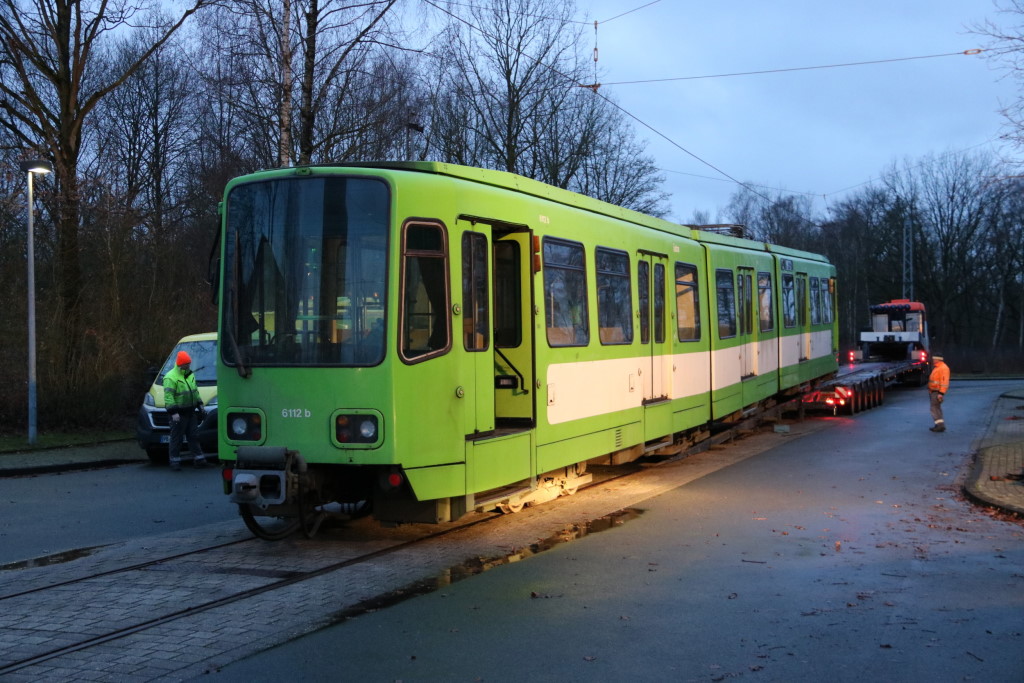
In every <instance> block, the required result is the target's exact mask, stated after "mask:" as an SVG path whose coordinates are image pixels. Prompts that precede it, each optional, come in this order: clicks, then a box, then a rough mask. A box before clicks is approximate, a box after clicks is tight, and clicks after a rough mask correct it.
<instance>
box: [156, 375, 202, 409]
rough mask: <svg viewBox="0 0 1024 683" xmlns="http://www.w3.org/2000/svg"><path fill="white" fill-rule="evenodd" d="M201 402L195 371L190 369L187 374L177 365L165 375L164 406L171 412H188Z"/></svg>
mask: <svg viewBox="0 0 1024 683" xmlns="http://www.w3.org/2000/svg"><path fill="white" fill-rule="evenodd" d="M201 403H202V399H201V398H199V387H197V386H196V376H195V373H193V372H192V371H191V370H189V373H188V375H185V373H183V372H182V371H181V367H180V366H177V365H176V366H174V368H173V369H172V370H171V371H170V372H168V373H167V374H166V375H164V407H165V408H166V409H167V412H168V413H169V414H171V415H173V414H174V413H186V412H188V411H190V410H192V409H194V408H196V407H197V406H199V404H201Z"/></svg>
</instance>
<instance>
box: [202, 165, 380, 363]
mask: <svg viewBox="0 0 1024 683" xmlns="http://www.w3.org/2000/svg"><path fill="white" fill-rule="evenodd" d="M388 204H389V197H388V188H387V186H386V185H385V184H384V183H383V182H381V181H378V180H374V179H369V178H351V177H348V178H345V177H330V176H328V177H308V176H307V177H299V178H286V179H279V180H270V181H266V182H256V183H249V184H246V185H241V186H239V187H237V188H235V189H234V190H232V192H231V194H230V195H229V196H228V204H227V211H228V213H227V228H226V233H225V241H224V244H225V249H224V254H225V278H224V279H225V286H224V294H223V298H222V309H223V316H224V319H223V329H224V330H225V332H226V333H227V334H228V335H230V337H231V338H230V339H226V340H225V343H223V344H221V349H222V352H223V354H224V360H225V362H227V363H228V364H229V365H234V364H237V363H238V362H241V363H242V364H243V365H245V366H247V367H249V366H255V367H259V366H271V365H355V366H365V365H376V364H378V363H380V362H381V360H383V358H384V349H385V347H384V328H385V322H386V311H385V308H384V301H385V294H386V292H385V285H386V282H387V260H386V256H387V244H388V220H389V219H388Z"/></svg>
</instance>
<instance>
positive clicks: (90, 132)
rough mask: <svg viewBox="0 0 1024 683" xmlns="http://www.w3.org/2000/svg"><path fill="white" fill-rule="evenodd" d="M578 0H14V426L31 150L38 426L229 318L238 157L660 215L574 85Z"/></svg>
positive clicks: (3, 23)
mask: <svg viewBox="0 0 1024 683" xmlns="http://www.w3.org/2000/svg"><path fill="white" fill-rule="evenodd" d="M176 7H177V9H175V8H176ZM574 14H575V10H574V8H573V6H572V4H571V3H570V2H562V3H557V2H556V3H549V2H541V1H540V0H497V1H496V2H494V3H492V4H491V5H489V6H488V7H487V8H486V9H479V8H473V9H467V8H465V7H463V6H461V5H455V4H453V5H451V6H448V5H447V4H443V3H437V4H434V5H427V4H424V3H410V2H405V3H402V2H400V0H359V1H356V0H227V1H224V0H218V1H217V2H214V1H213V0H189V2H188V3H186V4H185V5H184V6H182V7H179V6H176V5H168V4H163V5H161V4H158V3H153V2H150V1H149V0H113V1H111V0H0V161H2V162H3V163H4V166H5V168H6V169H8V171H7V173H5V174H4V175H3V176H2V177H0V197H2V202H0V219H2V227H0V287H3V288H4V289H5V291H8V292H10V293H11V296H10V297H9V299H10V300H9V302H8V306H7V307H5V314H4V316H3V317H4V320H5V322H6V323H7V324H5V325H3V326H0V341H2V342H3V346H4V348H5V349H8V350H9V352H8V353H6V354H4V355H3V356H2V357H0V375H2V376H3V377H4V378H5V380H6V381H5V382H3V383H2V384H0V425H4V426H5V427H10V428H18V427H19V426H20V425H22V424H24V414H25V395H26V386H25V382H23V381H22V380H21V379H20V378H22V377H25V376H26V372H25V367H26V355H27V349H26V343H25V340H26V332H25V320H26V318H27V308H26V303H25V299H24V297H23V296H21V293H23V292H25V291H26V280H25V244H26V239H25V232H24V226H25V224H26V216H25V200H24V187H25V178H24V175H23V174H21V173H20V172H17V171H16V169H17V168H18V162H19V161H20V160H23V159H31V158H44V159H48V160H50V161H51V162H52V163H53V166H54V172H53V174H51V175H50V176H47V177H46V178H39V177H37V178H36V183H35V184H36V190H37V191H36V209H37V220H36V225H37V229H36V234H35V242H36V259H35V260H36V271H37V278H36V279H37V286H36V291H37V319H38V321H39V324H38V328H39V339H38V344H37V348H38V353H39V360H38V369H39V387H40V391H39V401H40V410H39V417H40V426H41V427H43V428H47V427H52V426H57V425H60V424H64V425H67V424H82V425H92V424H96V423H97V422H105V421H107V420H109V417H110V416H122V415H124V414H125V413H126V412H129V411H130V409H131V407H132V406H133V405H134V404H135V403H137V401H138V399H139V396H140V393H141V390H142V385H143V382H142V378H143V377H144V375H145V368H147V367H149V366H152V365H156V364H158V363H159V362H160V361H161V360H162V356H163V354H165V353H166V352H167V350H168V348H169V346H170V345H171V344H172V343H173V342H174V341H175V340H177V339H178V338H179V337H180V336H182V335H184V334H187V333H193V332H199V331H205V330H209V329H214V328H215V326H216V316H215V305H214V304H213V302H212V301H211V290H210V287H209V285H208V284H207V282H206V280H207V275H208V273H207V270H208V264H209V253H210V249H211V247H212V246H213V239H214V232H215V229H216V225H217V221H218V214H217V205H218V202H219V200H220V197H221V193H222V191H223V188H224V185H225V183H226V182H227V180H229V179H230V178H232V177H234V176H237V175H239V174H242V173H246V172H251V171H254V170H258V169H262V168H271V167H277V166H287V165H292V164H308V163H321V162H328V163H339V162H344V161H356V160H359V161H361V160H385V159H410V158H411V159H427V160H438V161H445V162H454V163H464V164H471V165H478V166H484V167H489V168H498V169H502V170H508V171H512V172H515V173H520V174H522V175H526V176H530V177H534V178H537V179H540V180H544V181H546V182H550V183H553V184H556V185H559V186H561V187H568V188H571V189H574V190H579V191H582V192H586V193H588V194H591V195H593V196H596V197H599V198H602V199H606V200H608V201H612V202H615V203H620V204H626V205H629V206H631V207H632V208H636V209H640V210H645V211H648V212H655V213H658V212H661V213H664V212H665V206H664V200H665V196H664V194H663V193H662V192H661V191H660V189H659V186H660V182H661V180H660V177H659V176H658V173H657V169H656V168H655V166H654V162H653V160H652V159H651V158H649V157H648V156H646V155H645V152H644V144H643V143H642V142H640V141H638V140H637V139H636V138H635V136H634V134H633V132H632V130H630V129H629V127H628V126H627V125H626V123H625V121H624V120H623V118H622V117H621V116H620V115H619V113H618V112H617V110H616V109H615V108H614V106H612V104H611V103H610V102H609V101H607V100H604V99H603V98H600V97H596V96H595V94H594V93H592V92H590V91H588V90H585V89H582V88H580V87H578V84H579V80H580V78H581V77H582V71H581V69H582V65H583V63H584V62H583V60H582V59H581V56H580V52H581V49H582V42H581V41H580V40H579V39H578V38H579V35H578V28H577V27H578V26H579V24H578V23H574V22H573V16H574ZM198 18H201V19H202V20H201V21H196V19H198Z"/></svg>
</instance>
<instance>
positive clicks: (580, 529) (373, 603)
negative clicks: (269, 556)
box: [330, 508, 643, 624]
mask: <svg viewBox="0 0 1024 683" xmlns="http://www.w3.org/2000/svg"><path fill="white" fill-rule="evenodd" d="M642 514H643V510H640V509H638V508H626V509H624V510H619V511H618V512H613V513H612V514H610V515H605V516H604V517H600V518H598V519H595V520H591V521H590V522H587V523H585V524H573V525H570V526H567V527H565V528H564V529H562V530H561V531H559V532H558V533H557V534H554V535H553V536H550V537H548V538H545V539H543V540H541V541H538V542H536V543H531V544H530V545H528V546H525V547H523V548H517V549H514V550H513V551H511V552H509V553H506V554H504V555H496V556H494V557H489V558H483V557H475V558H472V559H470V560H467V561H465V562H463V563H461V564H457V565H455V566H454V567H449V568H448V569H446V570H444V571H443V572H441V573H440V574H439V575H437V576H435V577H433V578H430V579H425V580H423V581H417V582H416V583H413V584H410V585H408V586H405V587H403V588H399V589H398V590H396V591H392V592H390V593H386V594H384V595H381V596H378V597H376V598H371V599H369V600H364V601H363V602H360V603H358V604H355V605H353V606H352V607H349V608H347V609H344V610H341V611H339V612H335V613H334V614H333V615H332V617H331V619H330V622H331V623H334V624H338V623H341V622H343V621H347V620H348V619H352V618H354V617H357V616H359V615H361V614H366V613H367V612H376V611H377V610H380V609H384V608H385V607H391V606H392V605H397V604H398V603H400V602H403V601H405V600H409V599H410V598H415V597H417V596H420V595H426V594H428V593H432V592H434V591H436V590H438V589H441V588H444V587H446V586H450V585H452V584H453V583H456V582H457V581H461V580H463V579H468V578H470V577H472V576H476V575H477V574H483V573H484V572H486V571H488V570H490V569H494V568H495V567H500V566H502V565H505V564H511V563H513V562H519V561H520V560H525V559H526V558H528V557H532V556H534V555H539V554H540V553H542V552H544V551H545V550H551V549H552V548H554V547H556V546H559V545H562V544H563V543H571V542H572V541H576V540H579V539H581V538H583V537H584V536H589V535H591V534H596V533H598V532H601V531H607V530H608V529H613V528H615V527H618V526H622V525H623V524H625V523H626V522H628V521H630V520H633V519H636V518H637V517H639V516H640V515H642Z"/></svg>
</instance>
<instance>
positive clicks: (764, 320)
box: [757, 272, 775, 332]
mask: <svg viewBox="0 0 1024 683" xmlns="http://www.w3.org/2000/svg"><path fill="white" fill-rule="evenodd" d="M772 301H774V299H773V298H772V274H771V273H764V272H761V273H758V274H757V311H758V315H759V316H760V318H761V331H762V332H771V331H772V330H774V329H775V309H774V308H773V307H772Z"/></svg>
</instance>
